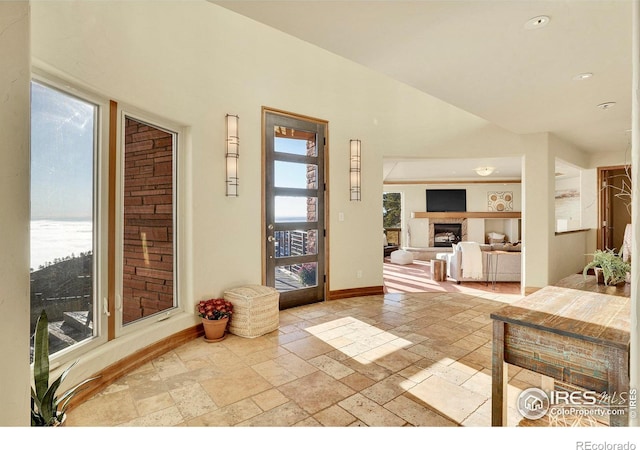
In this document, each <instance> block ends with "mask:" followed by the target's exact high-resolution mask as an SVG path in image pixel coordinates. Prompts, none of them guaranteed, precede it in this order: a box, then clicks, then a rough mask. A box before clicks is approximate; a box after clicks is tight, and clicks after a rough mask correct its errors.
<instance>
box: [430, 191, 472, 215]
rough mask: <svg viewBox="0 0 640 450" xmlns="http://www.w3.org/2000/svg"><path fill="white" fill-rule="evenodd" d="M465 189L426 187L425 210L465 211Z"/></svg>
mask: <svg viewBox="0 0 640 450" xmlns="http://www.w3.org/2000/svg"><path fill="white" fill-rule="evenodd" d="M466 210H467V190H466V189H427V212H465V211H466Z"/></svg>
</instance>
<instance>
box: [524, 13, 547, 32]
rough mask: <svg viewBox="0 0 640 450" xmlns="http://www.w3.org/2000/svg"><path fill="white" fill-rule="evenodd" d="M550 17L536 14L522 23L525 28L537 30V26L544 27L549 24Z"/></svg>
mask: <svg viewBox="0 0 640 450" xmlns="http://www.w3.org/2000/svg"><path fill="white" fill-rule="evenodd" d="M550 20H551V19H550V18H549V16H537V17H533V18H532V19H529V20H527V22H526V23H525V24H524V27H525V29H527V30H537V29H538V28H544V27H546V26H547V25H548V24H549V21H550Z"/></svg>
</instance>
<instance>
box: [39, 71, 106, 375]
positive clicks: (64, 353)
mask: <svg viewBox="0 0 640 450" xmlns="http://www.w3.org/2000/svg"><path fill="white" fill-rule="evenodd" d="M31 83H37V84H39V85H42V86H44V87H46V88H48V89H52V90H55V91H58V92H60V93H62V94H64V95H68V96H70V97H73V98H75V99H77V100H79V101H82V102H86V103H90V104H92V105H94V106H95V111H96V113H95V118H94V124H93V126H94V138H93V183H92V184H93V192H92V195H93V205H92V213H93V221H92V233H93V236H92V241H93V250H92V252H93V258H92V266H93V267H92V270H93V280H94V282H93V286H92V290H93V308H94V315H93V321H94V335H93V337H90V338H87V339H85V340H84V341H81V342H79V343H77V344H74V345H72V346H69V347H66V348H64V349H62V350H60V351H58V352H56V353H53V354H51V355H50V356H49V358H50V364H51V367H50V368H51V370H54V369H55V368H56V367H59V366H61V365H63V364H66V363H68V362H70V361H73V360H75V359H77V358H78V357H79V356H81V355H83V354H86V353H88V352H90V351H92V350H94V349H96V348H98V347H99V346H100V345H102V344H105V343H106V342H107V332H106V330H107V320H106V318H107V315H106V314H105V311H106V301H107V273H108V263H107V244H108V236H107V232H108V223H107V220H108V211H107V210H108V165H109V164H108V151H106V150H105V149H108V133H106V132H105V130H107V129H108V126H109V125H108V120H109V119H108V114H105V111H108V110H109V101H108V100H107V99H105V98H104V97H102V96H100V95H98V94H96V93H95V92H93V91H91V90H90V89H87V88H85V87H83V86H79V85H78V84H76V83H73V82H71V81H69V80H66V79H62V78H60V77H57V76H55V75H52V74H50V73H48V72H46V71H44V70H40V69H38V68H35V67H34V68H33V69H32V73H31ZM29 176H30V177H31V170H30V172H29Z"/></svg>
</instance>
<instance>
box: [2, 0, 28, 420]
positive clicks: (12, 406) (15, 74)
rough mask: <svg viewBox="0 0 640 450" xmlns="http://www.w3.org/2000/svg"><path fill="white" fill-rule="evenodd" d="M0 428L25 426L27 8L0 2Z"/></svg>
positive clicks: (26, 372)
mask: <svg viewBox="0 0 640 450" xmlns="http://www.w3.org/2000/svg"><path fill="white" fill-rule="evenodd" d="M0 61H2V70H0V98H1V99H2V108H0V136H2V150H0V205H2V210H3V213H2V214H0V230H2V233H0V240H1V244H0V248H2V258H0V329H1V330H2V336H1V337H0V357H1V358H2V370H1V371H0V386H2V388H1V391H2V404H3V408H0V425H1V426H28V425H29V424H30V416H29V397H30V390H29V386H30V371H29V81H30V71H29V65H30V60H29V3H28V2H0Z"/></svg>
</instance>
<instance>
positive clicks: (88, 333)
mask: <svg viewBox="0 0 640 450" xmlns="http://www.w3.org/2000/svg"><path fill="white" fill-rule="evenodd" d="M39 80H40V78H38V81H33V82H32V85H31V86H32V87H31V90H32V93H31V98H32V100H31V173H30V179H31V274H30V276H31V335H33V333H34V330H35V325H36V320H37V318H38V316H39V315H40V312H41V311H42V310H43V309H44V310H46V312H47V316H48V319H49V332H50V336H51V338H50V346H49V353H50V354H51V355H54V354H59V355H57V357H60V358H61V359H71V358H73V357H75V356H76V355H77V354H78V353H81V352H85V351H87V349H89V348H93V347H94V346H97V345H100V344H101V343H103V342H106V341H107V340H109V339H115V338H117V336H118V335H120V334H122V333H124V332H125V328H126V332H129V331H135V330H138V329H140V327H145V326H148V325H150V324H151V323H152V322H155V320H156V319H157V318H158V317H157V316H158V315H160V314H163V316H162V318H164V317H166V315H167V314H168V313H171V312H173V311H176V310H177V305H178V301H177V294H176V285H177V282H176V281H177V275H176V274H177V266H178V263H177V262H178V253H177V250H176V249H177V245H176V244H177V236H178V233H177V217H178V214H177V209H176V207H177V201H176V197H177V195H176V191H177V189H176V182H177V175H176V174H177V167H178V164H177V159H176V155H177V142H178V132H176V131H171V130H170V129H168V128H164V127H161V126H158V125H152V124H151V123H150V122H149V121H145V120H141V119H140V118H135V117H133V116H131V115H128V114H125V113H124V111H121V113H122V114H121V116H120V117H121V118H122V121H121V122H119V121H117V120H114V118H116V117H117V114H116V111H118V109H117V104H116V103H115V102H111V114H107V113H106V110H108V109H109V108H108V107H107V102H106V101H105V100H103V99H99V100H95V101H92V100H89V99H90V98H92V96H91V95H82V96H80V94H78V95H72V94H70V93H69V92H66V91H65V90H63V89H61V88H58V87H57V86H58V84H57V83H55V82H51V83H49V82H48V81H47V82H42V81H39ZM65 89H66V88H65ZM73 92H75V91H73ZM140 115H142V114H140ZM105 116H106V117H105ZM107 117H109V118H110V120H109V122H110V123H108V124H107V123H106V121H107V119H106V118H107ZM101 121H102V122H105V123H103V124H102V127H103V128H104V129H109V128H110V129H111V130H112V131H117V132H118V133H119V137H116V136H117V134H118V133H115V132H113V133H99V130H100V129H102V128H101V127H100V124H101ZM118 122H119V123H118ZM172 128H175V127H173V126H172ZM99 134H101V135H105V136H104V139H102V140H101V139H99V137H100V136H99ZM109 135H111V139H110V142H107V136H109ZM118 143H119V145H117V144H118ZM100 144H101V145H100ZM111 255H113V256H114V257H113V258H112V257H111ZM154 317H155V318H154ZM147 319H148V320H147ZM79 344H83V345H82V346H80V345H79ZM62 351H64V352H62Z"/></svg>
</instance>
